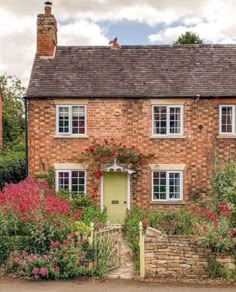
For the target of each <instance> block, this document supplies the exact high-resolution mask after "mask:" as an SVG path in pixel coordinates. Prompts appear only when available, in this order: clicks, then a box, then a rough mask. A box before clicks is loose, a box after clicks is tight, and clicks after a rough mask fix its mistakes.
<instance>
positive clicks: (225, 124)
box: [221, 106, 233, 133]
mask: <svg viewBox="0 0 236 292" xmlns="http://www.w3.org/2000/svg"><path fill="white" fill-rule="evenodd" d="M232 117H233V108H232V107H231V106H224V107H222V108H221V132H222V133H232V131H233V129H232V128H233V121H232Z"/></svg>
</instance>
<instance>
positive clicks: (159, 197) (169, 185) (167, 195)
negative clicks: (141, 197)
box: [152, 171, 183, 201]
mask: <svg viewBox="0 0 236 292" xmlns="http://www.w3.org/2000/svg"><path fill="white" fill-rule="evenodd" d="M182 198H183V172H182V171H153V176H152V200H153V201H180V200H182Z"/></svg>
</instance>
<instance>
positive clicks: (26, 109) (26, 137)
mask: <svg viewBox="0 0 236 292" xmlns="http://www.w3.org/2000/svg"><path fill="white" fill-rule="evenodd" d="M23 99H24V104H25V147H26V148H25V150H26V177H27V176H28V175H29V160H28V153H29V149H28V104H27V97H26V96H24V97H23Z"/></svg>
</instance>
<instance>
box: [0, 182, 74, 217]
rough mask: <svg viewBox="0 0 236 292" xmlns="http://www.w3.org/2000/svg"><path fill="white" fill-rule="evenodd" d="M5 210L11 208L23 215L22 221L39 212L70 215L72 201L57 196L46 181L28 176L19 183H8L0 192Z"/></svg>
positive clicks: (0, 198)
mask: <svg viewBox="0 0 236 292" xmlns="http://www.w3.org/2000/svg"><path fill="white" fill-rule="evenodd" d="M0 206H1V209H2V211H3V212H5V213H7V212H8V211H9V210H10V211H13V212H14V214H17V215H19V216H21V219H22V221H26V220H32V219H34V216H35V214H36V213H37V212H40V213H43V214H62V215H68V214H69V212H70V202H69V200H65V199H62V198H59V197H57V196H55V194H54V192H53V191H52V190H51V189H50V188H49V187H48V186H47V183H46V182H40V181H35V180H33V179H32V178H27V179H25V180H23V181H21V182H20V183H18V184H10V185H7V186H6V187H5V188H4V189H3V191H2V192H0Z"/></svg>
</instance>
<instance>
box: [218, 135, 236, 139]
mask: <svg viewBox="0 0 236 292" xmlns="http://www.w3.org/2000/svg"><path fill="white" fill-rule="evenodd" d="M217 138H218V139H236V135H233V134H230V135H227V134H225V135H218V136H217Z"/></svg>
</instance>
